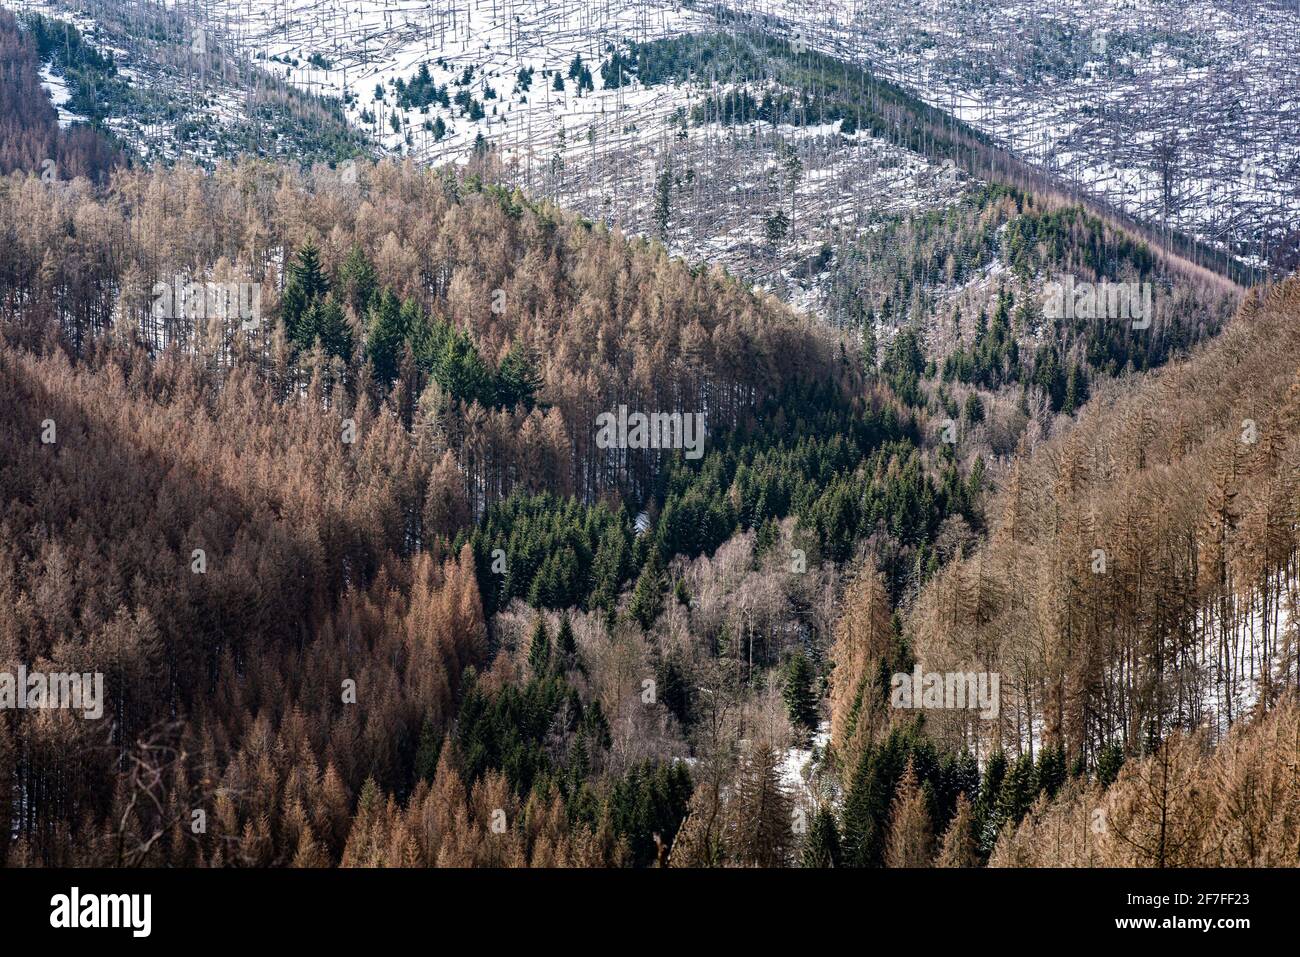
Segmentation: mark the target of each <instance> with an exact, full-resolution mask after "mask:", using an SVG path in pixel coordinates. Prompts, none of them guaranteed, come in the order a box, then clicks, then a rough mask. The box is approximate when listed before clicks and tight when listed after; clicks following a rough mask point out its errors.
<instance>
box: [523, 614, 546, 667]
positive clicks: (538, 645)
mask: <svg viewBox="0 0 1300 957" xmlns="http://www.w3.org/2000/svg"><path fill="white" fill-rule="evenodd" d="M528 667H529V669H530V670H531V671H532V673H533V677H534V678H541V677H544V676H545V675H546V674H548V673H549V672H550V670H551V636H550V635H549V634H547V631H546V618H545V617H544V616H543V615H542V614H541V613H538V615H537V619H536V620H535V621H534V622H533V634H532V637H531V638H529V641H528Z"/></svg>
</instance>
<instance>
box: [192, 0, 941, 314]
mask: <svg viewBox="0 0 1300 957" xmlns="http://www.w3.org/2000/svg"><path fill="white" fill-rule="evenodd" d="M207 23H208V28H209V29H210V30H211V31H212V35H213V36H214V37H215V38H216V40H217V42H220V43H223V44H226V45H230V46H233V47H234V48H235V49H237V50H238V51H239V53H240V55H242V56H247V57H252V58H254V59H255V60H256V62H258V63H259V64H260V65H262V66H263V67H264V68H265V69H267V70H269V71H271V72H273V73H275V74H276V75H278V76H280V77H282V78H283V79H285V80H287V81H289V82H291V83H294V84H295V85H297V86H299V87H301V88H302V89H305V90H309V91H313V92H320V93H326V94H329V95H332V96H336V97H339V98H340V99H341V100H342V101H343V102H344V105H345V109H346V112H347V114H348V116H349V117H350V118H352V119H353V121H354V122H356V123H357V124H358V125H359V126H361V127H362V128H363V129H365V130H366V131H367V132H368V133H369V134H370V135H371V137H372V138H373V139H374V140H375V141H376V142H377V143H378V144H380V145H381V146H382V147H383V149H384V150H386V151H388V152H390V153H394V154H402V155H409V156H412V157H414V158H416V159H417V160H420V161H422V162H427V163H444V162H455V163H464V162H467V161H469V160H470V159H471V158H472V157H473V156H474V155H475V153H476V149H477V148H479V147H480V145H481V144H482V143H485V142H487V143H491V145H492V147H493V149H494V150H495V153H496V155H497V156H498V157H499V158H500V159H501V161H502V166H503V173H502V176H503V178H504V179H506V181H507V182H512V183H514V184H517V185H519V186H521V187H523V188H524V189H525V190H526V191H527V192H528V193H529V194H530V195H533V196H542V197H547V198H550V199H552V200H554V201H555V202H557V203H560V204H562V205H565V206H568V207H571V208H575V209H577V210H579V211H580V212H582V213H583V214H585V215H587V216H588V217H590V218H592V219H599V220H602V221H604V222H606V223H608V224H610V225H618V226H620V227H621V228H623V229H624V230H626V231H628V232H630V233H636V234H640V235H645V236H653V237H655V238H658V239H661V240H662V241H663V242H664V243H665V245H667V246H668V248H669V250H670V251H671V252H673V253H675V254H678V255H682V256H684V257H686V258H687V259H689V260H691V261H692V262H703V263H707V264H714V263H717V264H721V265H723V266H725V267H726V268H727V269H728V270H730V271H731V272H732V273H734V274H736V275H738V276H740V277H741V278H743V279H745V280H747V281H750V282H753V283H754V284H756V285H758V286H760V287H762V288H768V289H772V290H774V291H776V292H777V293H778V294H779V295H782V296H783V297H785V298H786V299H788V300H789V301H791V302H792V303H794V304H795V305H796V306H798V307H800V308H805V309H808V310H810V311H814V312H815V311H818V310H819V309H820V308H821V305H822V295H823V294H822V290H821V288H820V286H819V283H818V281H817V279H816V278H815V276H814V277H804V278H796V274H799V275H803V273H806V272H807V270H804V271H803V273H801V272H800V270H799V267H800V265H801V264H806V263H808V262H809V261H811V260H813V259H814V258H815V257H817V256H818V254H819V252H820V251H821V250H822V249H823V248H824V247H826V246H831V245H834V244H835V243H837V242H839V241H840V240H842V239H843V238H844V237H847V236H852V235H854V234H855V233H856V231H858V230H860V229H862V228H864V224H865V223H866V222H868V221H869V220H870V219H871V218H873V217H875V216H879V215H882V214H892V213H902V212H908V211H912V210H917V209H923V208H928V207H931V206H935V205H944V204H946V203H949V202H951V201H953V199H954V198H955V197H956V196H957V195H958V194H959V193H960V192H961V190H962V188H963V187H962V185H961V184H960V183H959V182H957V181H956V180H952V179H950V180H944V179H942V178H941V177H940V176H939V175H938V173H937V171H936V168H935V167H933V166H932V165H931V164H929V163H928V162H927V161H926V160H925V159H924V158H922V157H921V156H919V155H917V154H914V153H910V152H908V151H906V150H903V149H899V148H897V147H894V146H892V145H890V144H888V143H885V142H883V141H879V140H874V139H872V138H871V137H870V136H868V135H865V134H862V133H859V134H856V135H854V136H848V137H846V136H842V135H841V134H840V133H839V132H838V126H837V125H825V126H821V127H801V128H796V127H788V126H783V127H780V128H773V127H772V126H771V125H770V124H765V123H751V124H743V125H734V126H726V127H724V126H722V125H720V124H714V123H710V124H706V125H704V126H699V125H697V124H695V123H694V122H692V121H690V120H689V117H690V116H691V114H692V110H693V108H694V107H695V106H696V105H697V104H699V103H700V102H702V101H703V100H704V99H705V98H706V97H708V96H712V95H716V94H717V93H719V92H720V90H721V89H723V88H722V87H719V86H718V85H717V84H713V83H709V82H701V83H695V82H691V83H664V84H656V85H653V86H645V85H642V84H641V83H640V82H639V81H638V80H637V79H636V78H635V77H632V78H631V79H630V82H628V83H625V84H623V85H621V86H609V85H607V84H606V80H605V76H604V74H603V73H602V71H601V69H600V68H601V65H602V64H603V63H606V62H608V61H609V60H610V59H611V56H612V54H613V53H614V52H615V51H616V50H622V49H625V48H626V46H627V44H628V43H629V42H630V41H638V42H647V41H651V40H655V39H662V38H667V37H673V36H678V35H682V34H685V33H691V32H703V31H716V30H718V29H720V27H719V24H718V22H717V21H716V20H715V19H714V18H713V17H712V16H710V15H709V14H707V13H704V12H700V11H696V10H693V9H690V8H688V7H687V6H683V5H681V4H677V3H669V2H664V0H602V2H599V3H596V2H592V0H508V2H507V0H463V2H459V3H455V4H446V3H439V4H431V3H428V2H417V0H325V2H323V3H320V2H316V0H216V2H215V4H214V6H213V7H212V8H211V10H210V11H209V19H208V21H207ZM575 58H579V59H580V61H581V66H582V67H584V68H585V69H586V71H587V73H588V75H589V77H590V87H589V88H585V89H584V88H581V87H583V86H585V84H583V83H581V82H580V80H578V79H575V78H574V77H572V76H571V75H570V74H571V72H573V70H572V68H573V66H574V64H575ZM524 70H528V71H531V76H530V77H527V78H526V77H524V76H521V71H524ZM423 71H427V72H423ZM425 77H427V80H425V79H424V78H425ZM557 77H558V86H559V87H561V88H559V89H557ZM413 81H414V82H416V83H417V84H422V85H424V87H425V88H429V87H432V88H434V89H437V90H439V91H440V92H441V93H442V94H445V97H446V99H445V100H444V99H442V98H441V97H440V98H439V100H437V101H435V102H432V103H427V102H419V100H418V99H417V100H416V101H411V100H409V99H404V98H403V97H402V95H401V88H402V87H403V86H406V87H409V85H410V84H412V82H413ZM457 97H459V98H460V101H459V102H457ZM447 100H450V102H447ZM479 110H481V111H482V115H481V116H479V115H477V114H478V111H479ZM787 148H793V149H794V150H795V151H796V152H797V153H798V155H799V157H800V160H801V162H802V164H803V166H804V174H803V176H802V179H801V181H800V182H799V183H798V184H797V185H796V187H795V189H794V191H793V196H792V195H791V194H790V192H789V191H786V190H783V189H782V188H781V187H780V185H779V180H780V175H779V170H778V169H776V167H777V163H776V157H777V156H778V155H780V151H781V150H783V149H787ZM665 171H668V172H669V174H670V179H671V180H672V187H671V190H670V194H671V195H670V197H669V200H670V205H671V213H670V215H669V217H668V222H667V224H666V226H667V228H666V229H665V228H662V224H660V223H658V222H657V221H656V216H655V205H656V201H657V199H659V197H658V196H657V193H656V185H657V183H658V181H659V178H660V177H661V176H662V175H663V174H664V173H665ZM778 210H780V211H783V212H784V213H785V214H786V215H788V216H789V217H790V219H791V222H790V224H789V229H788V233H787V235H786V236H785V237H784V238H783V239H782V240H781V241H780V242H779V243H777V245H776V247H774V246H773V244H772V243H771V242H770V241H769V238H768V230H767V225H766V224H767V222H768V220H769V219H771V218H772V217H773V216H774V215H775V214H776V213H777V211H778Z"/></svg>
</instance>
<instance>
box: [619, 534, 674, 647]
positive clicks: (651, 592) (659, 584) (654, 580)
mask: <svg viewBox="0 0 1300 957" xmlns="http://www.w3.org/2000/svg"><path fill="white" fill-rule="evenodd" d="M666 587H667V583H666V582H665V580H664V569H663V560H662V559H661V558H660V557H659V550H658V549H657V548H656V549H652V550H651V552H650V557H649V559H648V560H647V561H646V563H645V567H644V568H642V569H641V575H640V576H639V577H638V578H637V581H636V587H635V588H634V589H633V590H632V601H631V603H630V604H629V606H628V614H630V615H631V616H632V620H633V621H635V622H636V623H637V624H639V625H640V626H641V627H642V628H644V629H646V630H649V628H650V626H651V625H653V624H654V623H655V620H656V619H657V618H658V617H659V613H660V612H661V611H663V607H664V590H665V589H666Z"/></svg>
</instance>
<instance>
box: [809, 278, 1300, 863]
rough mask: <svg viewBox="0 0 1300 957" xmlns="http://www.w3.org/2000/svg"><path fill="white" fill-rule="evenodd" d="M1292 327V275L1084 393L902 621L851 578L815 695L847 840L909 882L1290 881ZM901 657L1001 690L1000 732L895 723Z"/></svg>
mask: <svg viewBox="0 0 1300 957" xmlns="http://www.w3.org/2000/svg"><path fill="white" fill-rule="evenodd" d="M1297 314H1300V285H1297V283H1296V281H1295V280H1291V281H1288V282H1287V283H1284V284H1282V285H1281V286H1278V287H1275V288H1272V289H1269V290H1265V291H1261V292H1259V293H1253V294H1252V295H1251V296H1250V297H1249V299H1248V300H1247V302H1246V303H1245V304H1244V305H1243V307H1242V309H1241V311H1240V313H1239V315H1238V317H1237V319H1236V320H1235V321H1234V322H1233V323H1232V324H1231V325H1230V326H1229V327H1228V329H1227V330H1226V331H1225V332H1224V333H1223V334H1222V335H1221V336H1220V337H1219V338H1218V339H1217V340H1216V341H1214V342H1213V343H1211V344H1209V345H1208V346H1206V347H1204V348H1203V349H1201V350H1200V351H1198V352H1197V353H1196V354H1195V355H1194V356H1193V357H1192V358H1191V359H1188V360H1183V361H1178V362H1175V363H1174V364H1172V365H1171V366H1170V367H1168V368H1165V369H1162V370H1160V371H1159V372H1155V373H1153V374H1152V375H1150V376H1149V377H1146V378H1145V379H1142V380H1136V381H1132V382H1127V383H1115V384H1108V385H1106V386H1104V387H1102V388H1100V389H1099V390H1098V394H1097V395H1095V396H1094V397H1093V399H1092V401H1091V402H1090V403H1089V404H1088V405H1086V406H1085V407H1084V408H1083V410H1082V411H1081V413H1080V415H1079V418H1078V421H1077V422H1076V423H1075V424H1074V425H1073V426H1072V427H1071V428H1069V429H1068V430H1065V431H1063V432H1061V433H1060V434H1058V435H1057V436H1055V437H1054V438H1052V439H1051V440H1049V441H1047V442H1045V443H1043V444H1041V445H1039V446H1038V447H1037V448H1036V449H1034V450H1033V451H1032V452H1031V453H1029V454H1025V455H1021V456H1019V457H1018V458H1017V459H1016V460H1015V462H1014V463H1013V465H1012V468H1011V471H1010V473H1009V476H1008V478H1007V481H1006V482H1005V485H1004V488H1003V489H1002V490H1001V491H1000V492H999V494H997V495H996V496H994V497H993V498H992V499H991V500H990V502H989V503H988V507H987V514H988V515H989V525H990V529H989V538H988V541H987V543H986V544H983V545H981V546H979V547H978V548H975V549H973V550H972V551H971V552H969V553H965V554H961V555H958V556H957V557H956V558H955V559H954V560H953V561H952V562H950V563H949V564H948V565H947V566H946V567H944V568H943V569H942V570H941V571H940V572H939V573H938V574H937V575H936V576H935V577H934V578H933V579H932V580H931V581H930V582H929V583H928V584H927V586H926V587H925V588H924V589H923V590H922V592H921V593H920V595H919V597H918V599H917V600H916V602H915V603H914V604H912V605H911V606H910V607H909V608H908V609H906V613H905V614H904V615H903V616H902V618H901V620H900V619H898V618H895V619H893V620H891V618H890V612H891V606H890V604H889V601H888V597H887V595H886V594H885V592H884V589H883V588H882V587H881V586H880V583H879V582H878V580H876V579H875V577H874V575H873V573H872V572H871V571H870V569H869V568H868V569H866V570H864V571H863V573H862V574H861V575H860V577H859V580H858V581H857V583H855V585H854V586H853V587H852V588H851V589H850V590H849V592H848V594H847V596H846V599H845V609H844V618H843V619H842V621H841V624H840V630H839V633H838V639H837V644H836V648H835V655H834V657H835V662H836V669H835V671H834V674H833V678H832V695H831V706H832V731H833V735H834V737H833V740H834V745H835V748H836V750H837V752H838V754H839V757H840V759H841V762H842V765H841V766H842V774H843V783H844V786H845V788H846V798H845V802H844V809H843V817H842V823H843V826H844V828H845V829H846V838H847V837H848V836H850V835H852V834H853V832H854V830H855V829H858V828H860V827H862V825H861V824H860V823H858V822H860V821H866V822H867V826H866V828H865V830H866V832H867V833H868V834H872V835H876V844H875V845H874V848H875V853H876V855H877V859H881V855H883V858H884V859H885V860H888V859H889V854H890V853H892V854H893V855H894V860H895V861H896V862H910V863H912V864H925V863H929V862H932V861H933V862H936V863H939V864H943V865H954V864H961V865H971V864H974V863H977V862H979V861H981V860H984V859H986V858H990V857H991V861H990V862H991V863H993V864H1001V865H1012V866H1100V865H1110V866H1115V865H1120V866H1175V865H1179V866H1206V865H1220V866H1222V865H1229V866H1259V865H1264V866H1281V865H1289V866H1295V863H1296V860H1297V858H1296V850H1297V847H1300V844H1297V841H1296V827H1297V821H1296V816H1295V812H1296V807H1297V803H1296V796H1297V792H1296V786H1297V779H1296V775H1295V744H1296V742H1295V735H1294V723H1295V722H1294V719H1295V696H1296V692H1297V688H1298V686H1300V668H1298V661H1300V658H1298V650H1300V649H1298V646H1297V640H1298V638H1300V632H1297V628H1296V624H1295V611H1296V602H1297V569H1296V560H1297V555H1298V550H1300V534H1298V533H1297V529H1298V528H1300V522H1298V521H1297V508H1298V506H1300V500H1298V498H1297V494H1298V493H1297V487H1296V480H1297V475H1298V474H1300V472H1298V471H1297V464H1298V462H1300V448H1298V447H1297V443H1298V442H1300V429H1298V428H1297V424H1298V422H1300V419H1298V418H1297V417H1298V416H1300V404H1298V403H1300V376H1298V375H1297V369H1300V336H1297V328H1298V327H1297V324H1296V317H1297ZM913 662H919V663H920V665H921V667H922V668H923V669H924V671H926V672H941V673H946V672H951V671H954V670H955V671H959V672H982V671H997V672H999V673H1000V674H1001V711H1000V715H999V716H998V717H997V719H996V720H993V721H989V720H981V718H980V716H979V715H978V714H976V713H973V712H971V711H962V710H937V711H934V712H931V713H929V714H927V715H926V716H925V718H924V721H923V722H922V723H920V724H918V723H916V722H917V719H916V718H914V717H911V716H907V717H906V718H900V714H899V712H898V711H896V710H891V708H890V707H889V700H890V697H889V688H888V686H887V683H883V682H884V677H887V676H888V674H889V673H890V672H892V671H900V670H906V669H908V668H910V667H911V666H912V664H913ZM922 731H923V732H924V733H923V735H921V732H922ZM918 735H921V736H920V737H918ZM936 749H937V753H936ZM972 753H974V754H980V755H983V756H985V757H984V760H983V762H982V773H976V771H975V768H974V762H973V760H972V759H971V758H969V755H971V754H972ZM963 761H966V762H967V767H968V771H967V775H966V777H964V778H960V779H958V780H959V783H958V784H956V785H954V784H953V773H954V772H953V771H952V770H947V769H949V768H960V767H961V766H962V762H963ZM907 768H911V769H912V770H905V769H907ZM1121 768H1122V770H1121ZM909 775H910V777H909ZM918 785H919V786H923V787H924V789H925V790H924V798H922V796H921V795H922V793H923V792H922V790H920V789H919V787H918ZM954 787H956V788H957V789H959V790H961V791H962V793H963V794H964V795H965V799H964V801H962V800H960V799H959V800H958V801H957V802H954V801H953V798H952V793H953V789H954ZM891 793H893V794H895V797H894V798H893V802H894V803H893V804H892V808H891V805H890V803H889V798H888V795H889V794H891ZM1016 825H1019V826H1018V827H1017V826H1016ZM886 842H889V843H886ZM899 842H901V843H899ZM846 843H847V842H846ZM847 848H848V850H846V853H849V852H850V851H852V852H855V853H860V851H858V850H857V845H855V844H847Z"/></svg>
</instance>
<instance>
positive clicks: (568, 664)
mask: <svg viewBox="0 0 1300 957" xmlns="http://www.w3.org/2000/svg"><path fill="white" fill-rule="evenodd" d="M555 653H556V657H557V659H558V661H559V664H560V666H561V667H562V668H565V669H568V668H573V667H576V666H577V664H578V643H577V641H576V640H575V638H574V637H573V624H572V622H570V621H569V613H568V612H567V611H566V612H563V613H561V615H560V628H559V630H558V631H557V632H556V633H555Z"/></svg>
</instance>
